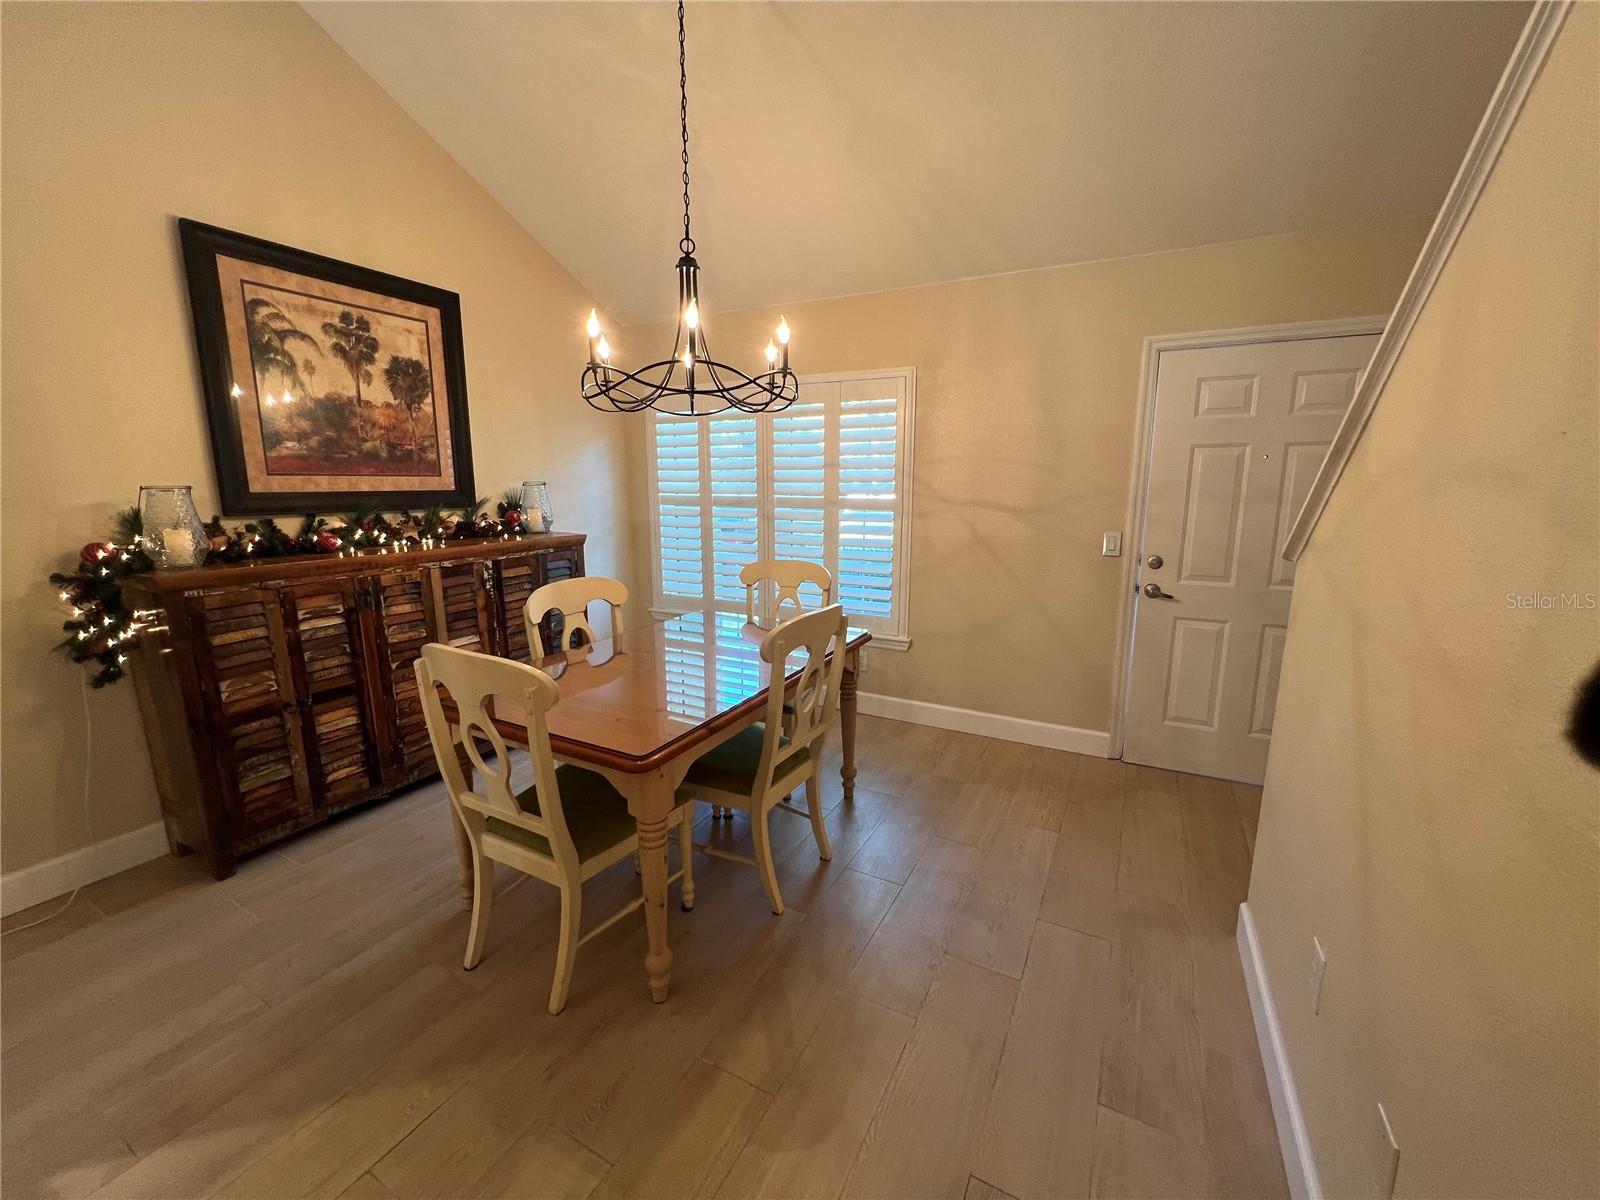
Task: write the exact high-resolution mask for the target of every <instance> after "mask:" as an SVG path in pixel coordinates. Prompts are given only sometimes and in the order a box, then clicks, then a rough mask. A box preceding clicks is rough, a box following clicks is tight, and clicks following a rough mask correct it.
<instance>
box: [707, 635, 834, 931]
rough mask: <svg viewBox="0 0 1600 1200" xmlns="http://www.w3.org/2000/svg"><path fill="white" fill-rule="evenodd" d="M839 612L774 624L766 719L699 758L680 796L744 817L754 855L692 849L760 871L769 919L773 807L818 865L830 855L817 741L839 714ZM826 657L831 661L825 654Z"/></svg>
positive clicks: (778, 905) (775, 893)
mask: <svg viewBox="0 0 1600 1200" xmlns="http://www.w3.org/2000/svg"><path fill="white" fill-rule="evenodd" d="M847 636H848V635H847V632H846V625H845V615H844V609H843V608H842V607H841V606H840V605H837V604H834V605H830V606H829V607H827V608H822V609H818V610H817V611H816V612H810V613H802V614H801V615H800V616H797V617H791V618H789V620H787V621H784V622H783V623H782V624H780V625H778V626H776V627H775V628H774V629H773V630H772V631H771V632H770V633H768V634H767V635H766V637H764V638H763V639H762V640H761V657H762V658H763V659H764V660H765V661H766V662H768V663H771V664H772V674H771V678H772V686H771V688H770V690H769V691H768V693H767V707H766V713H765V718H766V719H765V720H764V721H762V722H761V723H759V724H756V725H751V726H750V727H749V728H747V729H744V730H741V731H740V732H739V733H737V734H735V735H734V736H733V737H731V738H729V739H727V740H726V741H724V742H721V743H719V744H718V745H717V746H715V747H714V748H713V749H711V750H710V751H708V752H707V753H706V754H704V755H702V756H701V757H700V758H699V759H697V760H696V761H695V762H694V764H693V765H692V766H691V767H690V768H689V772H688V774H687V775H686V776H685V777H684V781H683V786H682V787H681V788H679V790H678V802H679V803H680V804H683V805H685V806H686V807H687V805H688V804H689V802H690V801H692V800H704V801H707V802H708V803H710V804H712V805H722V806H723V807H726V808H737V809H738V810H740V811H741V812H744V813H747V814H749V817H750V832H751V836H752V837H753V839H754V841H755V852H756V853H755V857H754V858H749V857H746V856H745V855H742V854H734V853H731V852H729V851H726V850H723V849H721V848H720V847H716V846H712V845H709V844H706V843H697V844H696V848H697V849H699V850H703V851H705V852H706V853H708V854H712V855H715V856H716V857H718V858H729V859H732V860H734V861H735V862H742V863H748V864H751V865H753V866H755V867H756V868H758V869H759V870H760V872H761V882H762V884H763V885H764V886H765V887H766V890H767V899H768V900H769V901H770V902H771V903H772V911H773V912H774V913H781V912H783V895H782V893H781V892H780V891H779V890H778V875H777V872H776V871H775V870H774V869H773V865H772V838H771V833H770V830H769V829H768V826H767V818H768V815H769V814H770V813H771V812H772V810H773V809H774V808H781V809H782V810H783V811H784V812H788V813H793V814H794V815H796V816H799V817H805V818H807V819H808V820H809V821H810V822H811V833H812V836H814V837H815V838H816V840H817V853H818V854H819V855H820V856H821V857H822V859H823V860H824V861H826V860H828V859H831V858H832V857H833V851H832V850H831V849H830V848H829V846H828V828H827V826H826V825H825V824H823V820H822V789H821V787H820V786H819V778H820V776H819V772H820V770H821V764H822V751H823V743H824V740H825V739H826V737H827V734H828V730H829V729H830V728H832V726H833V724H834V719H835V717H836V715H837V713H838V700H839V679H840V677H841V675H842V674H843V671H844V647H845V639H846V637H847ZM830 650H831V651H832V655H833V657H832V658H831V659H830V658H829V657H828V654H829V652H830ZM801 652H804V654H805V656H806V657H805V663H804V665H803V666H802V668H801V673H800V680H799V683H798V684H797V685H796V687H795V691H794V700H793V702H792V708H793V712H792V713H791V715H790V717H789V720H788V722H787V726H788V727H787V728H785V721H784V692H785V688H784V684H783V680H784V676H785V675H786V674H787V673H788V670H787V665H786V664H787V663H788V661H789V659H790V657H791V656H792V655H794V654H797V653H801ZM802 783H804V784H805V789H806V806H805V808H803V809H802V808H797V807H796V806H795V805H793V804H791V803H790V802H789V794H790V793H791V792H792V791H793V790H794V789H795V788H797V787H799V786H800V784H802Z"/></svg>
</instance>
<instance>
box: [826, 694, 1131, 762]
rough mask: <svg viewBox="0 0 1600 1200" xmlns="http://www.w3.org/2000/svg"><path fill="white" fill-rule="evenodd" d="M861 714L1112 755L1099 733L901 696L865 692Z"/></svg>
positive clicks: (1105, 738) (1106, 737)
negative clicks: (906, 698)
mask: <svg viewBox="0 0 1600 1200" xmlns="http://www.w3.org/2000/svg"><path fill="white" fill-rule="evenodd" d="M857 704H858V706H859V709H860V711H861V712H864V713H866V714H867V715H868V716H869V717H887V718H889V719H890V720H891V721H909V722H910V723H911V724H913V725H932V726H933V727H934V728H935V729H954V730H956V731H957V732H959V733H976V734H979V735H980V736H982V737H992V738H999V739H1001V740H1002V741H1006V742H1022V743H1024V744H1026V745H1029V746H1048V747H1049V748H1050V749H1052V750H1071V751H1072V752H1073V753H1075V754H1092V755H1095V756H1096V757H1097V758H1109V757H1110V755H1111V735H1110V734H1109V733H1106V732H1104V731H1103V730H1099V729H1078V728H1077V727H1075V726H1072V725H1051V724H1050V723H1049V722H1047V721H1028V720H1024V719H1023V718H1022V717H1003V716H1001V715H999V714H998V713H986V712H978V711H976V710H974V709H970V708H951V707H950V706H949V705H946V704H929V703H927V702H926V701H923V700H902V699H901V698H900V697H899V696H878V695H874V694H873V693H871V692H862V693H861V694H860V696H859V697H858V698H857Z"/></svg>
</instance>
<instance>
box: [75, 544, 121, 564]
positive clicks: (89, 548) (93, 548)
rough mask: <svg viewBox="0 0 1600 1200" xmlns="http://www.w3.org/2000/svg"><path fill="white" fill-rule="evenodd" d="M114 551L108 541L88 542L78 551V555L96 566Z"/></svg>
mask: <svg viewBox="0 0 1600 1200" xmlns="http://www.w3.org/2000/svg"><path fill="white" fill-rule="evenodd" d="M115 553H116V551H115V550H113V549H112V548H111V545H110V543H108V542H90V543H89V544H88V545H86V546H85V547H84V548H83V549H82V550H79V551H78V557H79V558H81V559H83V561H84V562H86V563H88V564H89V565H90V566H91V567H97V566H99V565H100V564H101V563H102V562H104V561H105V560H106V559H108V558H110V557H111V556H112V555H113V554H115Z"/></svg>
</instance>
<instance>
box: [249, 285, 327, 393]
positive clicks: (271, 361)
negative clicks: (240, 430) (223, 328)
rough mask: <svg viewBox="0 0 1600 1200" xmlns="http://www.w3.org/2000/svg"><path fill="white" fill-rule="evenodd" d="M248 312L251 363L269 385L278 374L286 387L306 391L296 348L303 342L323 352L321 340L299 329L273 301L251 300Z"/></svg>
mask: <svg viewBox="0 0 1600 1200" xmlns="http://www.w3.org/2000/svg"><path fill="white" fill-rule="evenodd" d="M244 314H245V328H246V334H247V336H248V338H249V342H250V365H251V366H252V367H254V368H255V372H256V375H257V376H259V377H260V379H261V380H262V382H263V383H264V384H269V385H270V382H271V379H272V376H274V375H276V376H278V378H279V379H280V380H282V385H281V386H282V388H283V389H284V390H288V389H290V388H292V389H293V390H294V391H295V392H296V393H299V394H301V395H303V394H305V392H306V391H307V390H308V389H307V388H306V386H305V381H304V380H303V378H302V377H301V375H300V368H299V366H298V365H297V364H296V363H295V360H294V350H293V348H292V347H293V346H294V344H295V343H296V342H299V343H301V344H303V345H307V346H310V347H311V348H312V349H313V350H318V351H320V350H321V349H322V347H321V346H319V345H317V339H316V338H314V337H312V336H311V335H310V334H309V333H306V332H304V331H303V330H300V329H298V328H296V327H295V324H294V322H293V321H291V320H290V319H289V318H288V317H286V316H285V315H284V314H283V311H282V310H281V309H279V308H278V306H277V305H275V304H274V303H273V302H272V301H271V300H265V299H262V298H260V297H256V298H254V299H251V300H250V301H248V302H247V303H246V304H245V306H244ZM306 361H308V362H309V361H310V360H309V359H308V360H306Z"/></svg>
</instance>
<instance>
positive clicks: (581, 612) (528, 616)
mask: <svg viewBox="0 0 1600 1200" xmlns="http://www.w3.org/2000/svg"><path fill="white" fill-rule="evenodd" d="M597 600H598V601H600V602H602V603H604V604H607V605H609V606H610V608H611V635H612V636H613V637H617V636H620V635H621V633H622V606H623V605H624V604H626V603H627V602H628V588H627V586H626V585H625V584H624V583H623V582H622V581H621V580H619V579H607V578H606V577H605V576H604V575H579V576H578V577H577V578H575V579H558V580H556V582H554V583H547V584H545V585H544V586H543V587H541V588H535V589H534V591H533V595H531V596H529V597H528V602H527V603H526V604H524V605H523V606H522V621H523V624H524V625H526V626H527V629H528V648H529V650H530V651H531V653H532V654H533V657H534V658H535V659H536V660H537V659H541V658H543V657H544V656H545V655H547V654H559V653H560V652H561V651H563V650H570V649H572V639H573V636H574V635H575V634H578V633H581V634H583V636H584V637H585V638H587V639H588V640H589V641H591V642H593V641H596V640H598V639H597V638H596V637H595V632H594V628H593V627H592V626H591V625H590V624H589V605H591V604H593V603H594V602H595V601H597ZM552 609H553V610H555V611H557V612H559V613H560V614H561V619H562V622H563V628H562V631H561V644H560V645H559V646H554V647H546V646H545V644H544V639H543V638H542V637H540V636H539V623H540V622H541V621H543V620H544V619H545V617H546V616H548V615H549V614H550V612H551V610H552Z"/></svg>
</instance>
